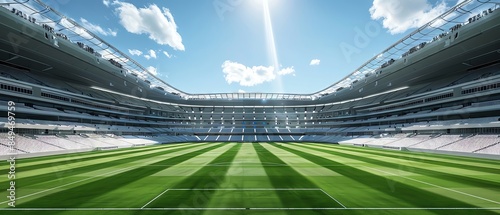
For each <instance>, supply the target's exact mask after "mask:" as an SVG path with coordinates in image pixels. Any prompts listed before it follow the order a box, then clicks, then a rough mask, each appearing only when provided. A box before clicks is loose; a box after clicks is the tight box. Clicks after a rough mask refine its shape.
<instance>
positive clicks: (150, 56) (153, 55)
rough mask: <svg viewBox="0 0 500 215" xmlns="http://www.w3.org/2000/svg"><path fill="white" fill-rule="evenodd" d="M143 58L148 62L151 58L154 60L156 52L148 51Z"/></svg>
mask: <svg viewBox="0 0 500 215" xmlns="http://www.w3.org/2000/svg"><path fill="white" fill-rule="evenodd" d="M144 57H145V58H146V59H148V60H149V59H151V58H154V59H156V52H155V50H152V49H151V50H149V51H148V54H147V55H144Z"/></svg>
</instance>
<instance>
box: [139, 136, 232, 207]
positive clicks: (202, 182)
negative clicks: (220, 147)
mask: <svg viewBox="0 0 500 215" xmlns="http://www.w3.org/2000/svg"><path fill="white" fill-rule="evenodd" d="M240 147H241V144H235V145H234V146H232V147H231V148H230V149H229V150H227V151H226V152H224V153H222V154H220V155H219V156H217V157H216V158H215V159H213V160H212V161H211V162H210V163H209V165H207V166H205V167H203V168H201V169H199V170H198V171H196V172H195V173H193V174H192V175H190V176H188V177H186V178H185V179H183V180H182V181H180V182H179V183H177V184H176V185H174V186H173V187H170V188H168V189H170V190H175V189H193V188H203V189H208V188H218V187H219V186H220V184H221V183H222V182H223V181H224V178H225V176H226V173H227V170H228V169H229V166H212V165H210V164H217V163H225V162H229V163H230V162H232V161H233V159H234V157H235V156H236V153H237V152H238V150H239V149H240ZM214 193H215V190H203V191H201V190H197V191H193V192H189V191H187V192H183V193H182V194H181V195H177V196H175V198H171V197H169V196H168V195H166V196H165V195H164V196H161V197H159V198H158V199H156V200H155V201H153V202H151V203H150V204H149V205H148V206H147V208H158V207H169V208H176V207H187V208H190V207H194V208H195V207H205V206H206V205H207V204H208V202H209V200H210V197H211V196H212V195H213V194H214Z"/></svg>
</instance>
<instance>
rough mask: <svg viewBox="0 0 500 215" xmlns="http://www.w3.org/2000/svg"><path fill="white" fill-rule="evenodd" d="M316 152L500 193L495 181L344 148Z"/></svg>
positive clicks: (367, 151)
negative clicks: (374, 156) (396, 161)
mask: <svg viewBox="0 0 500 215" xmlns="http://www.w3.org/2000/svg"><path fill="white" fill-rule="evenodd" d="M300 146H303V147H308V148H315V147H313V146H310V145H300ZM316 150H319V151H323V152H328V153H330V154H333V155H337V156H341V157H345V158H350V159H356V160H360V161H363V162H366V163H373V164H376V165H379V166H384V167H388V168H396V169H397V168H404V169H405V171H408V172H412V173H416V174H420V175H426V176H429V177H434V178H439V179H442V180H446V181H455V182H459V183H462V184H466V185H469V186H472V187H485V188H488V189H496V190H498V191H500V184H499V183H497V182H494V181H488V180H483V179H480V178H472V177H468V176H464V175H456V174H450V173H447V172H440V171H434V170H430V169H425V168H422V167H418V166H408V165H405V164H404V163H402V162H399V163H392V162H387V161H384V160H383V159H384V158H383V157H380V156H378V157H379V159H375V158H372V157H373V156H370V157H369V156H362V155H360V154H357V155H356V154H352V153H353V152H351V151H350V150H349V149H348V148H343V147H335V148H331V149H318V148H316ZM355 153H361V154H365V155H373V154H372V151H371V150H366V151H364V152H355Z"/></svg>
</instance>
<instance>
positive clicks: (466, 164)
mask: <svg viewBox="0 0 500 215" xmlns="http://www.w3.org/2000/svg"><path fill="white" fill-rule="evenodd" d="M314 145H316V146H318V147H324V148H329V146H328V145H327V144H314ZM330 145H331V144H330ZM342 148H348V149H349V150H351V151H357V152H364V151H366V150H370V152H371V154H375V155H380V156H391V157H397V158H400V159H405V160H411V161H414V162H421V163H427V164H432V165H439V166H447V167H455V168H460V169H468V170H473V171H481V172H488V173H496V174H497V173H499V172H500V169H499V168H492V167H485V166H484V165H483V166H479V165H471V162H476V160H474V159H467V161H465V160H461V161H460V160H459V159H455V157H454V158H453V160H454V161H460V162H447V161H443V160H442V159H443V158H442V157H435V156H433V157H432V158H434V159H430V158H431V157H427V155H428V154H415V153H413V152H405V151H389V150H383V149H376V148H369V149H359V148H358V147H349V146H342ZM436 159H437V160H436ZM480 160H481V161H487V162H488V163H491V164H495V165H497V166H498V167H500V161H496V162H495V161H493V160H485V159H480Z"/></svg>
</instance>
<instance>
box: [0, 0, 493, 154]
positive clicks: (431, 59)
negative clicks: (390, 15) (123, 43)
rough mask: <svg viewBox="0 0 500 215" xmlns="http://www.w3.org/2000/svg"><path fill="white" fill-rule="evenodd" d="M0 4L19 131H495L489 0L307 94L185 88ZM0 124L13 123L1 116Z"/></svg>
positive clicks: (101, 44)
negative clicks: (197, 92)
mask: <svg viewBox="0 0 500 215" xmlns="http://www.w3.org/2000/svg"><path fill="white" fill-rule="evenodd" d="M3 6H4V7H0V32H4V33H2V34H0V114H1V113H2V111H1V110H4V114H5V115H7V113H5V110H7V108H8V107H9V103H8V102H7V101H13V102H15V109H16V120H17V121H16V122H17V127H16V129H17V132H18V133H19V134H24V135H42V136H43V135H52V136H53V135H56V134H57V135H66V136H70V137H74V138H75V139H79V138H80V139H81V138H88V137H82V136H80V137H75V136H74V135H87V134H89V135H96V134H98V135H116V136H117V138H120V137H121V136H124V135H132V136H140V137H144V136H147V137H150V136H163V135H166V136H167V137H165V138H163V137H160V138H159V139H158V141H161V140H163V139H165V140H168V141H167V142H176V141H311V140H314V141H324V142H335V141H337V142H338V141H340V140H345V139H349V140H350V139H352V137H353V136H354V137H360V138H359V139H360V140H355V141H353V143H357V142H360V141H365V140H366V141H370V142H374V141H372V140H373V139H377V137H380V135H405V137H406V135H410V137H409V138H403V139H406V140H408V144H409V143H413V142H416V141H417V140H418V139H420V138H418V137H420V135H423V136H426V137H430V136H431V135H436V134H446V135H451V136H450V138H440V140H443V141H439V144H437V143H436V144H434V143H433V144H431V145H430V146H422V147H423V148H433V147H434V148H439V147H443V148H444V149H447V146H446V145H441V144H442V143H443V144H448V143H451V142H452V141H454V140H459V139H460V140H461V139H467V140H469V139H476V138H477V137H476V138H469V137H468V136H467V135H476V134H480V135H482V134H487V135H493V137H494V136H495V134H498V133H500V123H499V122H500V120H499V117H500V116H499V115H498V113H499V112H500V60H499V59H500V12H499V11H500V10H497V8H498V5H497V4H494V3H488V2H482V1H465V2H462V3H460V4H458V5H457V6H455V7H453V8H452V9H451V10H449V11H448V12H446V13H445V14H443V15H441V16H439V17H437V18H436V19H434V20H433V21H431V22H430V23H428V24H426V25H424V26H422V27H421V28H419V29H417V30H415V31H414V32H412V33H411V34H409V35H408V36H407V37H404V38H403V39H401V40H400V41H398V42H397V43H395V44H394V45H392V46H390V47H389V48H387V50H385V51H383V52H382V53H381V54H380V55H377V56H376V57H375V58H373V59H371V60H370V61H368V62H367V63H366V64H364V65H362V66H361V67H360V68H359V69H358V70H357V71H355V72H353V73H352V74H350V75H349V76H348V77H346V78H345V79H343V80H340V81H339V82H337V83H335V84H333V85H332V86H330V87H328V88H326V89H324V90H322V91H319V92H317V93H314V94H303V95H300V94H297V95H291V94H271V93H267V94H266V93H235V94H231V93H225V94H224V93H222V94H203V95H201V94H200V95H194V94H188V93H185V92H182V91H179V90H177V89H175V88H173V87H171V86H169V85H168V84H167V83H165V82H163V81H161V80H159V79H157V78H156V77H155V76H154V75H152V74H150V73H148V72H147V71H146V70H144V69H143V67H142V66H140V65H139V64H137V63H136V62H135V61H133V59H130V58H128V57H127V56H126V55H125V54H123V53H122V52H120V51H119V50H117V49H116V48H114V47H113V46H112V45H110V44H108V43H106V42H105V41H102V40H101V39H99V37H97V36H95V35H94V34H92V33H91V32H89V31H87V30H85V29H84V28H82V27H81V26H79V25H78V24H77V23H74V22H72V21H70V20H68V19H67V18H65V17H64V16H62V15H61V14H60V13H58V12H55V11H53V10H52V9H50V8H46V5H44V4H43V3H42V2H40V1H35V0H30V1H25V3H23V4H20V3H15V4H14V3H12V4H3ZM332 69H334V68H332ZM333 81H335V80H332V82H333ZM0 131H1V132H4V133H6V132H8V122H7V121H6V118H4V120H3V121H2V120H0ZM460 134H467V135H466V136H465V137H460V138H459V137H456V135H460ZM411 135H417V136H418V137H417V138H413V136H411ZM28 137H29V136H28ZM113 137H115V136H113ZM478 137H479V136H478ZM97 138H98V140H97V141H99V142H105V143H108V142H109V141H110V139H108V137H103V138H104V139H100V137H97ZM31 139H33V138H31ZM31 139H30V138H24V140H25V141H26V143H27V145H28V146H31V145H32V142H37V141H38V142H50V141H56V142H59V141H60V142H61V145H60V146H59V149H61V147H62V148H66V149H69V148H71V147H66V144H67V143H69V142H71V141H69V142H68V141H63V140H60V139H57V138H54V137H47V138H45V137H42V138H41V139H39V140H38V139H37V141H31ZM35 139H36V138H35ZM153 139H155V138H153ZM479 139H480V140H483V139H481V138H479ZM450 141H451V142H450ZM73 142H75V141H73ZM76 142H78V141H76ZM111 142H112V141H111ZM384 142H385V140H384ZM387 142H390V140H389V139H388V140H387ZM484 142H486V144H487V146H494V147H495V148H494V149H495V150H496V147H498V142H495V141H489V140H484ZM0 143H3V142H1V141H0ZM97 143H98V142H96V144H97ZM495 144H496V145H495ZM97 145H99V144H97ZM104 145H105V144H104ZM389 146H392V145H389ZM483 146H485V145H483V144H479V145H478V146H477V147H474V148H473V149H469V148H467V147H466V146H464V147H462V146H461V145H460V147H458V148H461V149H464V150H465V151H471V150H472V151H476V150H480V149H482V148H481V147H483ZM47 147H48V148H51V149H54V147H55V148H58V146H54V145H50V144H48V146H47ZM25 149H26V148H25ZM20 150H24V149H20ZM453 150H455V149H454V148H453ZM24 151H27V150H24ZM42 151H43V150H42Z"/></svg>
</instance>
